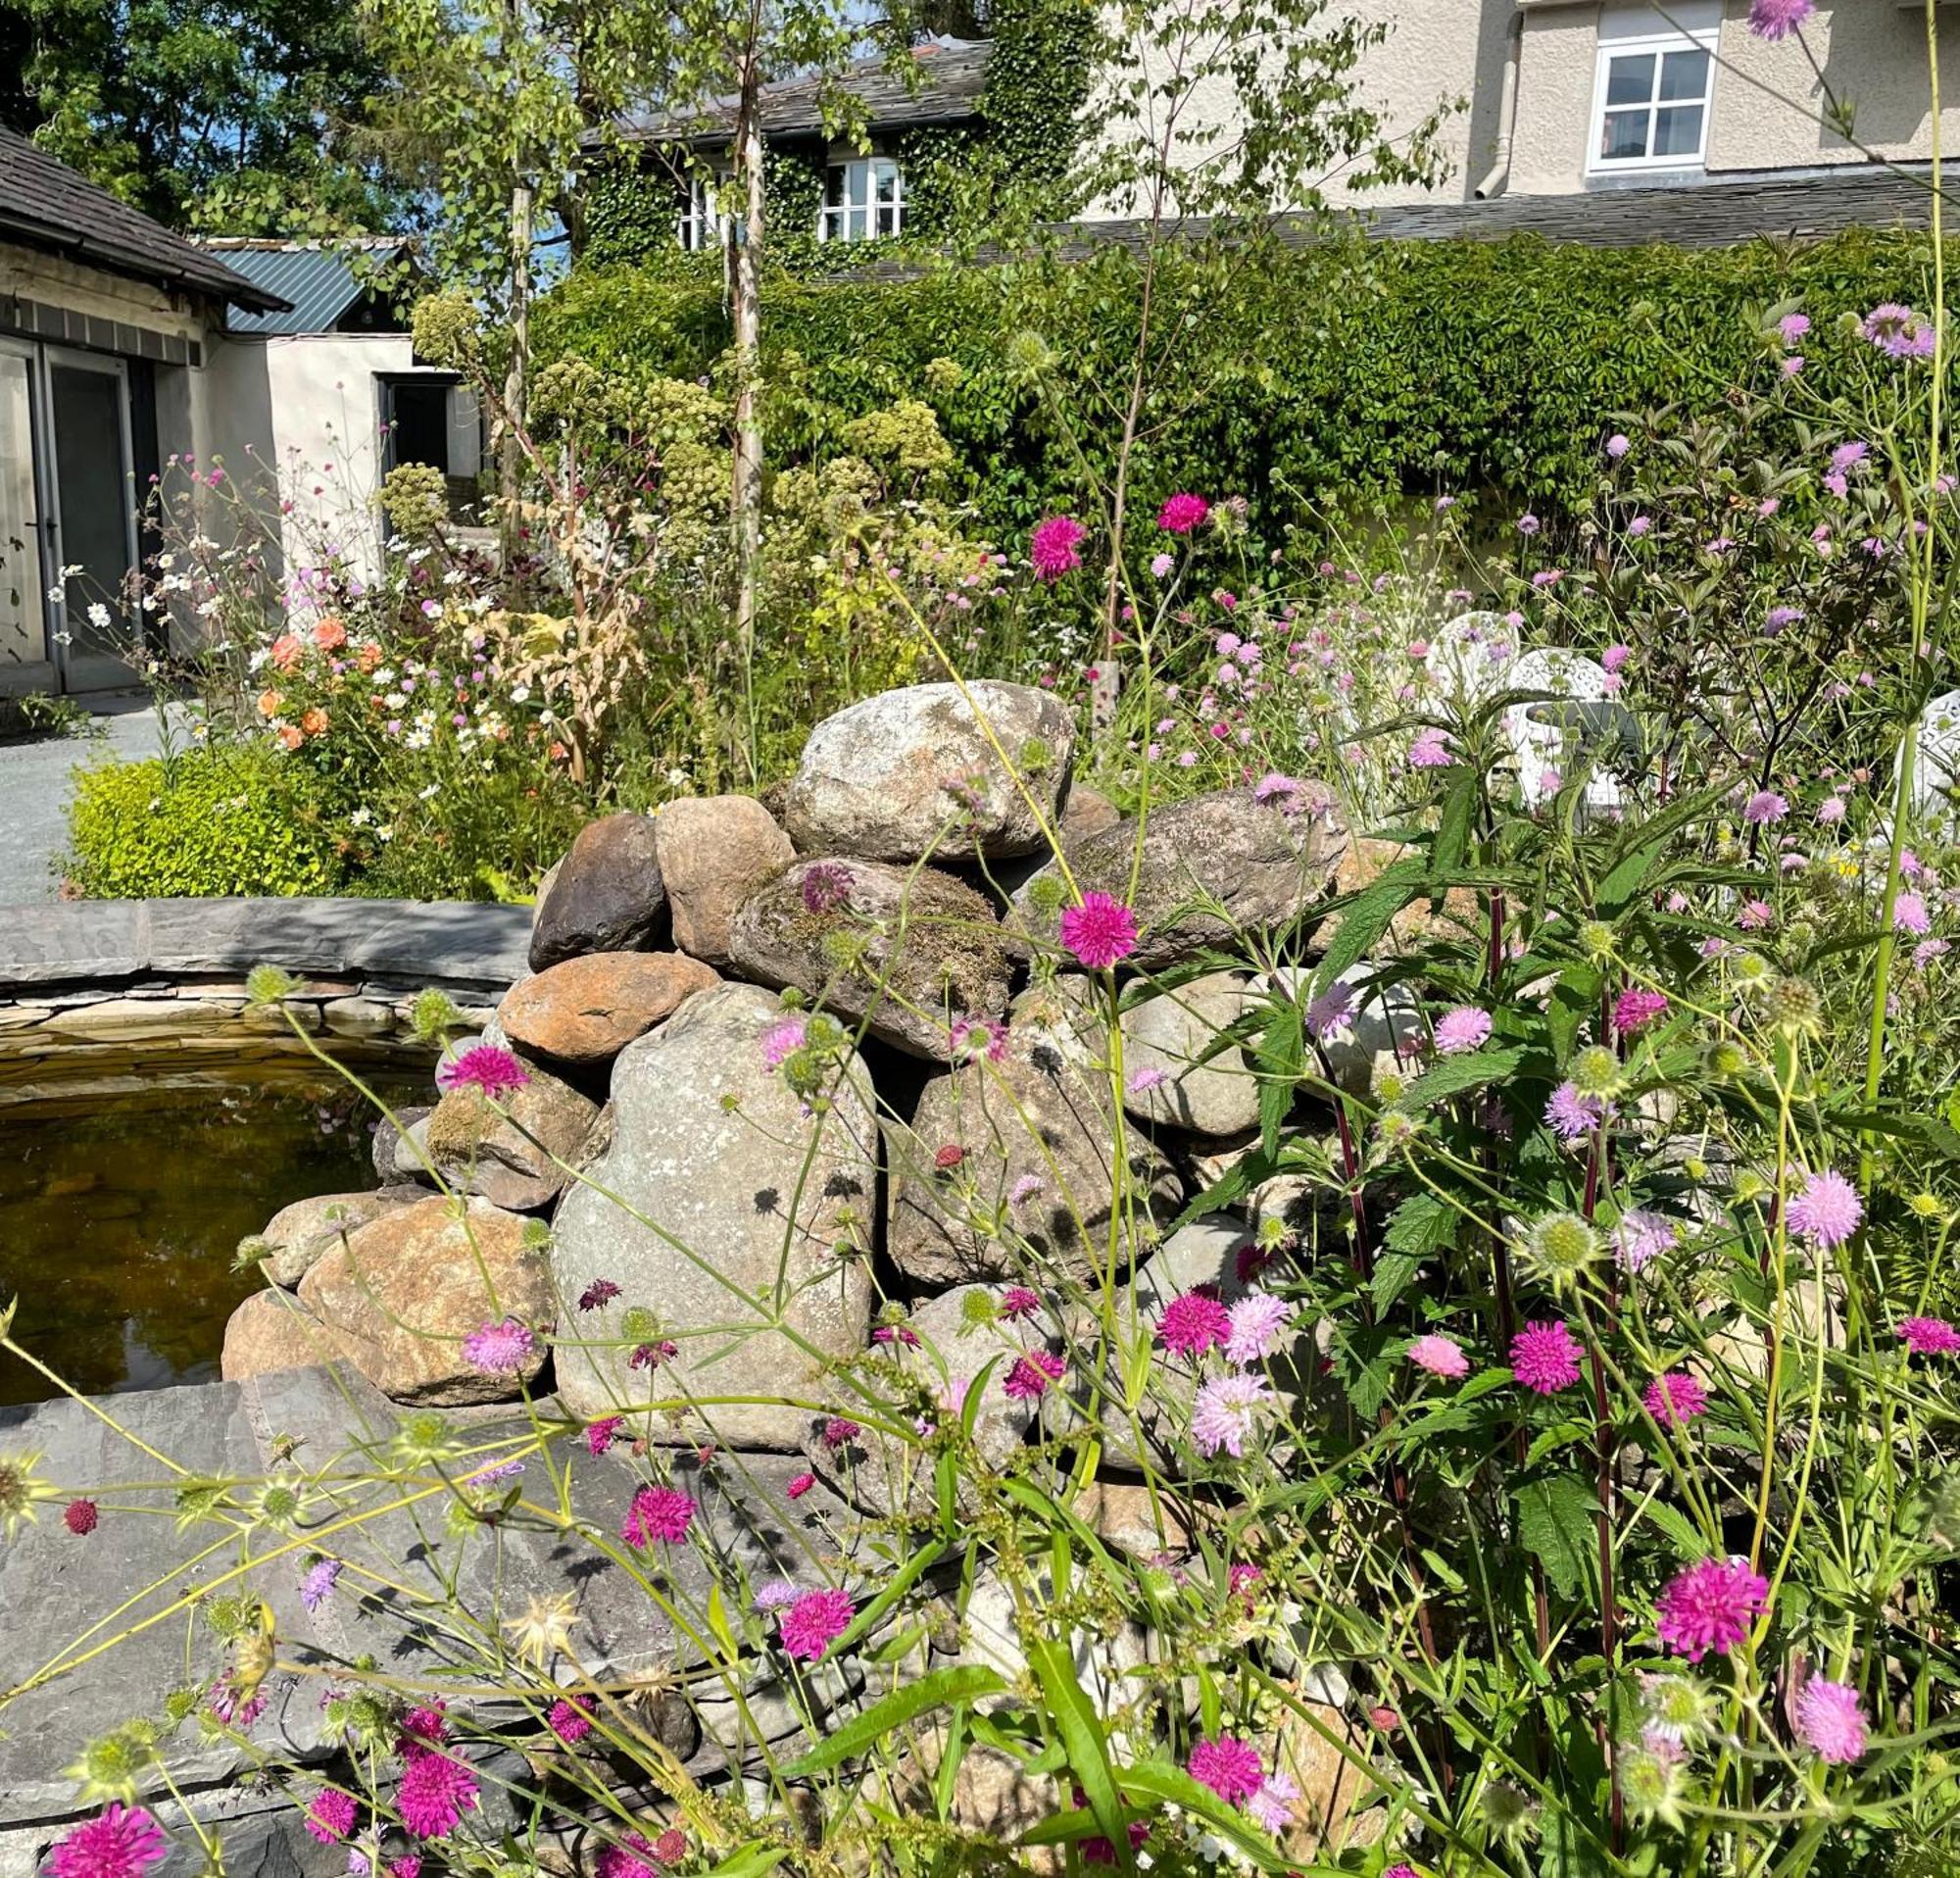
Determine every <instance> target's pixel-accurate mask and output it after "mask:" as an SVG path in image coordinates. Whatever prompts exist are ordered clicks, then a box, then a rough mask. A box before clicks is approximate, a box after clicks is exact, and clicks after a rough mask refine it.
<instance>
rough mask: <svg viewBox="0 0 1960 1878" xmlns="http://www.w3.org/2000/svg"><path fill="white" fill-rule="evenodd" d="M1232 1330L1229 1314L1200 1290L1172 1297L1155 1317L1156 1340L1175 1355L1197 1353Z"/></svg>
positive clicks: (1193, 1355) (1186, 1355)
mask: <svg viewBox="0 0 1960 1878" xmlns="http://www.w3.org/2000/svg"><path fill="white" fill-rule="evenodd" d="M1231 1332H1232V1313H1231V1312H1230V1311H1228V1310H1226V1309H1225V1307H1224V1306H1223V1305H1222V1304H1220V1303H1219V1302H1218V1300H1217V1299H1216V1298H1211V1297H1207V1296H1206V1295H1205V1294H1204V1293H1203V1292H1201V1291H1187V1292H1185V1293H1184V1294H1183V1295H1182V1296H1181V1297H1176V1298H1173V1299H1172V1300H1171V1301H1170V1303H1169V1304H1167V1305H1165V1306H1164V1310H1163V1315H1162V1316H1161V1317H1159V1318H1158V1319H1157V1342H1158V1343H1160V1344H1162V1345H1163V1347H1164V1348H1165V1349H1166V1350H1168V1351H1169V1352H1170V1353H1171V1355H1172V1356H1174V1357H1196V1356H1200V1355H1201V1354H1202V1353H1203V1352H1204V1351H1207V1350H1209V1349H1210V1348H1211V1346H1212V1345H1213V1344H1215V1343H1223V1342H1224V1341H1225V1339H1226V1338H1227V1337H1228V1336H1230V1335H1231Z"/></svg>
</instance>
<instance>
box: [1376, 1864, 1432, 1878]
mask: <svg viewBox="0 0 1960 1878" xmlns="http://www.w3.org/2000/svg"><path fill="white" fill-rule="evenodd" d="M1382 1878H1422V1873H1421V1872H1419V1871H1417V1870H1416V1868H1415V1867H1414V1866H1413V1865H1391V1866H1390V1867H1389V1868H1388V1870H1387V1871H1385V1872H1383V1873H1382Z"/></svg>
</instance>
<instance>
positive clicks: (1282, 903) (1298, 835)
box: [1008, 789, 1348, 971]
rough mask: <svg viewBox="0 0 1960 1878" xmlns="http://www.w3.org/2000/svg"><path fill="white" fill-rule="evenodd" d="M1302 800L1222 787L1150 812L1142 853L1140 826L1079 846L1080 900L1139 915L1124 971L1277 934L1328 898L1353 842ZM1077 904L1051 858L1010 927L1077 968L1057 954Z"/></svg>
mask: <svg viewBox="0 0 1960 1878" xmlns="http://www.w3.org/2000/svg"><path fill="white" fill-rule="evenodd" d="M1298 800H1299V798H1298V797H1295V796H1288V795H1281V796H1276V797H1274V798H1273V799H1272V800H1270V801H1266V802H1261V801H1259V800H1258V799H1257V797H1256V796H1255V795H1254V793H1253V791H1252V790H1250V789H1225V790H1219V791H1217V792H1216V793H1214V794H1211V795H1204V796H1193V797H1191V798H1189V799H1188V800H1187V801H1184V802H1173V803H1168V804H1165V805H1163V806H1162V807H1159V808H1152V810H1151V811H1150V813H1149V815H1148V816H1147V817H1146V818H1145V822H1144V829H1143V838H1142V844H1141V849H1140V847H1139V842H1138V832H1137V824H1136V822H1135V821H1134V820H1125V821H1121V822H1118V823H1117V824H1116V826H1115V827H1113V828H1104V829H1103V830H1101V831H1100V832H1099V833H1096V834H1092V835H1086V836H1084V837H1083V838H1082V839H1081V840H1080V841H1076V842H1072V843H1070V844H1069V846H1068V849H1067V861H1068V872H1069V875H1070V876H1072V877H1073V880H1074V882H1075V885H1076V888H1077V889H1078V890H1079V891H1081V892H1083V893H1085V894H1086V893H1105V894H1108V895H1109V896H1110V897H1111V898H1113V899H1116V900H1121V901H1123V902H1125V903H1126V904H1127V905H1128V906H1129V907H1130V908H1131V909H1132V911H1133V912H1134V913H1135V914H1136V916H1137V923H1138V925H1139V927H1140V928H1141V936H1140V938H1139V941H1138V945H1137V948H1136V950H1135V951H1134V952H1133V953H1132V954H1131V955H1130V957H1129V958H1128V959H1127V960H1125V961H1124V964H1126V965H1130V966H1134V967H1135V968H1136V969H1138V970H1141V971H1155V970H1160V969H1162V968H1163V967H1164V966H1166V965H1174V964H1181V963H1182V962H1183V961H1184V960H1187V959H1192V958H1196V957H1197V956H1198V954H1199V953H1201V952H1202V951H1203V950H1204V949H1205V948H1206V947H1207V946H1215V945H1222V944H1224V943H1225V942H1227V941H1228V940H1230V939H1231V938H1232V937H1233V935H1234V933H1235V932H1236V931H1240V930H1244V931H1256V930H1259V929H1261V928H1264V927H1269V926H1276V925H1280V924H1282V923H1283V922H1285V921H1286V920H1289V919H1292V918H1293V917H1295V916H1296V915H1297V914H1301V913H1305V912H1306V911H1308V910H1309V909H1310V908H1312V907H1314V906H1315V905H1317V904H1318V903H1319V902H1320V901H1321V900H1322V899H1323V898H1325V897H1326V895H1327V892H1328V890H1329V886H1330V884H1331V882H1332V881H1333V879H1334V876H1335V874H1336V872H1337V871H1338V870H1339V868H1340V865H1341V861H1342V857H1343V856H1344V855H1345V854H1346V853H1347V851H1348V835H1347V833H1346V831H1345V830H1343V829H1342V828H1340V827H1339V826H1338V825H1336V823H1335V822H1334V821H1333V820H1332V819H1331V818H1330V817H1329V816H1328V815H1324V814H1315V813H1313V812H1311V811H1310V810H1305V809H1298V808H1295V807H1293V806H1292V805H1294V804H1295V803H1297V802H1298ZM1133 876H1134V886H1133V884H1132V881H1133ZM1070 898H1071V896H1070V894H1069V893H1068V890H1067V881H1066V879H1064V877H1063V875H1062V872H1061V869H1060V866H1059V865H1058V864H1057V863H1055V862H1053V861H1052V862H1050V863H1049V865H1047V866H1045V867H1043V868H1042V869H1041V870H1040V871H1039V872H1038V873H1037V874H1035V876H1034V877H1033V878H1032V879H1031V880H1029V881H1028V883H1027V884H1026V885H1025V886H1023V887H1022V888H1021V889H1020V890H1019V891H1018V892H1017V893H1016V894H1015V895H1014V898H1013V904H1012V908H1011V910H1010V914H1009V918H1008V924H1009V925H1010V926H1011V927H1013V928H1014V929H1016V930H1017V931H1019V932H1021V933H1023V934H1025V935H1026V936H1027V937H1028V938H1029V939H1031V940H1033V941H1034V942H1035V943H1036V944H1038V945H1040V946H1042V947H1044V948H1046V949H1049V950H1050V951H1053V952H1055V953H1056V954H1057V956H1058V959H1059V962H1060V964H1063V965H1064V966H1072V965H1073V964H1074V961H1073V960H1072V959H1071V958H1070V957H1069V955H1068V954H1067V953H1065V952H1060V951H1059V946H1060V914H1061V909H1062V908H1063V907H1065V906H1066V905H1067V904H1068V903H1069V900H1070Z"/></svg>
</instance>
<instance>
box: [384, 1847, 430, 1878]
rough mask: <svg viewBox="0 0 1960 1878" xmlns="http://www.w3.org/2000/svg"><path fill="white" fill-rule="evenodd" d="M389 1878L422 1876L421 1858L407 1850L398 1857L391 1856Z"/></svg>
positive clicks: (416, 1877) (418, 1877)
mask: <svg viewBox="0 0 1960 1878" xmlns="http://www.w3.org/2000/svg"><path fill="white" fill-rule="evenodd" d="M388 1878H422V1861H421V1858H420V1857H419V1856H418V1855H417V1853H413V1852H405V1853H402V1854H401V1856H400V1857H398V1858H390V1859H389V1860H388Z"/></svg>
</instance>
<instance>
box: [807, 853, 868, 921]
mask: <svg viewBox="0 0 1960 1878" xmlns="http://www.w3.org/2000/svg"><path fill="white" fill-rule="evenodd" d="M857 884H858V877H857V875H855V874H854V873H853V872H852V871H851V869H850V868H849V867H847V866H845V865H843V864H842V863H841V862H837V861H813V862H811V863H810V865H809V866H808V867H806V868H805V869H804V870H803V881H802V884H801V886H800V887H799V889H798V891H799V892H800V893H801V894H802V895H803V906H804V911H805V912H806V913H810V914H824V913H835V912H836V911H837V909H838V908H839V907H841V906H843V905H844V903H845V902H846V901H847V900H849V899H850V898H851V889H852V888H853V887H855V886H856V885H857Z"/></svg>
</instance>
